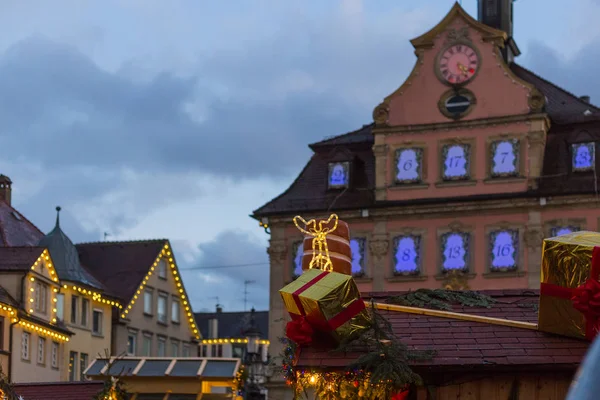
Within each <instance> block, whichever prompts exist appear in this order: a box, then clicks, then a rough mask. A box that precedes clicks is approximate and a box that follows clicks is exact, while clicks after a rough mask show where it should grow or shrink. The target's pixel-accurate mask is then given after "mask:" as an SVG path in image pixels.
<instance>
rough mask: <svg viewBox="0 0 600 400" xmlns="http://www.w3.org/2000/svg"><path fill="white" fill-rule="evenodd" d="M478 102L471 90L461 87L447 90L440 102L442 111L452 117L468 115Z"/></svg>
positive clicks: (455, 118)
mask: <svg viewBox="0 0 600 400" xmlns="http://www.w3.org/2000/svg"><path fill="white" fill-rule="evenodd" d="M475 103H476V99H475V96H474V95H473V93H472V92H471V91H470V90H467V89H465V88H461V89H458V90H455V89H452V90H449V91H447V92H445V93H444V94H443V95H442V97H440V100H439V102H438V108H439V110H440V112H441V113H442V114H443V115H444V116H446V117H447V118H450V119H454V120H457V119H460V118H463V117H465V116H466V115H468V114H469V113H470V112H471V110H472V109H473V106H474V105H475Z"/></svg>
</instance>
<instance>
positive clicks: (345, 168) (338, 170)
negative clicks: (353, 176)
mask: <svg viewBox="0 0 600 400" xmlns="http://www.w3.org/2000/svg"><path fill="white" fill-rule="evenodd" d="M349 182H350V163H349V162H347V161H346V162H335V163H329V174H328V178H327V183H328V186H329V189H341V188H346V187H348V184H349Z"/></svg>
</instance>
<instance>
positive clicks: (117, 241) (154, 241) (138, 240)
mask: <svg viewBox="0 0 600 400" xmlns="http://www.w3.org/2000/svg"><path fill="white" fill-rule="evenodd" d="M168 240H169V239H166V238H165V239H137V240H111V241H98V242H81V243H76V244H75V246H79V245H91V244H94V245H103V244H108V245H111V244H133V243H159V242H166V241H168Z"/></svg>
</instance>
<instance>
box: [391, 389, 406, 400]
mask: <svg viewBox="0 0 600 400" xmlns="http://www.w3.org/2000/svg"><path fill="white" fill-rule="evenodd" d="M408 393H409V392H408V390H405V391H402V392H398V393H396V394H395V395H393V396H392V399H391V400H406V398H407V397H408Z"/></svg>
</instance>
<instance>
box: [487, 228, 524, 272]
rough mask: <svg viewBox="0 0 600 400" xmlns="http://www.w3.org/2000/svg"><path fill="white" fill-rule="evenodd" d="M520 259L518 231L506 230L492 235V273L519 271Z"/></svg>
mask: <svg viewBox="0 0 600 400" xmlns="http://www.w3.org/2000/svg"><path fill="white" fill-rule="evenodd" d="M518 258H519V231H518V230H511V229H506V230H498V231H494V232H491V233H490V261H491V265H490V271H492V272H505V271H513V270H515V269H517V262H518Z"/></svg>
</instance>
